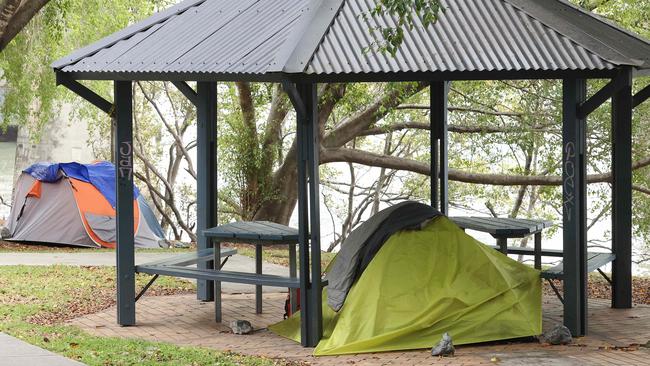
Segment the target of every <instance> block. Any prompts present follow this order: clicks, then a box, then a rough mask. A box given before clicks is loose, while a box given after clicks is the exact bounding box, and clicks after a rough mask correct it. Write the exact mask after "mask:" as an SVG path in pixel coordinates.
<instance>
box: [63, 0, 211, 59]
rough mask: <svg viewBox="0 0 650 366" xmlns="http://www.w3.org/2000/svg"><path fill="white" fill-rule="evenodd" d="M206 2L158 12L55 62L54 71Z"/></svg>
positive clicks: (189, 2)
mask: <svg viewBox="0 0 650 366" xmlns="http://www.w3.org/2000/svg"><path fill="white" fill-rule="evenodd" d="M206 1H208V0H185V1H183V2H181V3H178V4H176V5H173V6H171V7H169V8H167V9H164V10H161V11H159V12H156V13H154V14H152V15H151V16H149V17H147V18H145V19H142V20H140V21H138V22H135V23H133V24H131V25H130V26H128V27H126V28H124V29H122V30H120V31H117V32H116V33H112V34H110V35H108V36H106V37H104V38H101V39H99V40H97V41H95V42H93V43H91V44H90V45H88V46H86V47H83V48H80V49H78V50H77V51H76V52H74V53H73V54H71V55H68V56H65V57H63V58H60V59H58V60H56V61H54V62H53V63H52V65H51V66H52V68H54V69H62V68H64V67H66V66H69V65H72V64H74V63H76V62H78V61H79V60H81V59H83V58H86V57H88V56H92V55H94V54H95V53H97V52H99V51H101V50H102V49H105V48H107V47H111V46H114V45H115V44H116V43H118V42H120V41H122V40H124V39H127V38H130V37H132V36H134V35H135V34H137V33H140V32H143V31H145V30H147V29H149V28H151V27H153V26H155V25H157V24H160V23H163V22H165V21H167V20H168V19H169V18H171V17H173V16H176V15H179V14H181V13H184V12H186V11H187V10H189V9H190V8H193V7H195V6H199V5H201V4H203V3H204V2H206Z"/></svg>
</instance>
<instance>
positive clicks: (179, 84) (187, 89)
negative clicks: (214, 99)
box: [172, 81, 199, 106]
mask: <svg viewBox="0 0 650 366" xmlns="http://www.w3.org/2000/svg"><path fill="white" fill-rule="evenodd" d="M172 84H174V86H175V87H176V89H178V91H180V92H181V93H183V95H184V96H185V98H187V99H188V100H189V101H190V102H192V104H194V105H195V106H198V103H199V99H198V96H197V94H196V92H195V91H194V89H192V87H191V86H189V85H187V83H186V82H184V81H172Z"/></svg>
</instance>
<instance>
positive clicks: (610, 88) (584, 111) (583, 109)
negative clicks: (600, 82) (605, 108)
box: [578, 78, 625, 119]
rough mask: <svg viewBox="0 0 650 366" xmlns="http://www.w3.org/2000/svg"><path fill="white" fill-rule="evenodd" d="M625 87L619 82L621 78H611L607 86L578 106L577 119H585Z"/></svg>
mask: <svg viewBox="0 0 650 366" xmlns="http://www.w3.org/2000/svg"><path fill="white" fill-rule="evenodd" d="M624 86H625V85H624V83H623V82H622V81H621V78H613V79H612V80H611V81H610V82H609V83H607V85H605V86H604V87H603V88H602V89H600V90H599V91H597V92H596V94H594V95H592V96H591V98H589V99H587V100H585V101H584V102H582V103H580V104H579V105H578V118H580V119H585V118H587V117H588V116H589V115H590V114H591V113H592V112H593V111H595V110H596V109H597V108H598V107H600V106H601V105H602V104H603V103H605V102H606V101H607V99H609V98H611V97H612V95H614V94H615V93H616V92H618V91H619V90H620V89H621V88H623V87H624Z"/></svg>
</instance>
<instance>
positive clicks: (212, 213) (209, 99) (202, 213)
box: [196, 82, 217, 301]
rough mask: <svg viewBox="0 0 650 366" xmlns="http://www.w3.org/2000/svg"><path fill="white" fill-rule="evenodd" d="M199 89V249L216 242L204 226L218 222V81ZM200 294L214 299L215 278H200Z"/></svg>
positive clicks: (203, 265) (208, 265)
mask: <svg viewBox="0 0 650 366" xmlns="http://www.w3.org/2000/svg"><path fill="white" fill-rule="evenodd" d="M196 89H197V90H196V92H197V107H196V118H197V147H196V150H197V151H196V155H197V169H196V174H197V184H196V185H197V189H196V234H197V248H196V250H197V251H200V250H201V249H206V248H209V247H211V246H212V243H211V242H210V241H209V240H207V238H206V237H205V236H204V235H203V230H205V229H208V228H211V227H214V226H216V225H217V179H216V175H217V150H216V136H217V84H216V83H213V82H199V83H197V87H196ZM214 265H215V263H214V262H213V261H209V262H207V263H201V262H199V264H198V267H199V268H203V269H205V268H208V269H213V268H214ZM196 292H197V298H198V299H199V300H203V301H212V300H214V283H213V281H205V280H198V281H197V291H196Z"/></svg>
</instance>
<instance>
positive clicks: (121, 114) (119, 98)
mask: <svg viewBox="0 0 650 366" xmlns="http://www.w3.org/2000/svg"><path fill="white" fill-rule="evenodd" d="M114 88H115V118H116V128H115V148H114V151H115V153H116V156H115V161H116V164H117V166H116V179H115V181H116V189H115V191H116V203H117V204H116V207H115V210H116V217H117V245H116V246H117V250H116V255H117V323H118V324H120V325H134V324H135V258H134V228H133V215H134V212H133V200H134V197H133V98H132V93H133V91H132V89H131V82H130V81H115V84H114Z"/></svg>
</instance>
